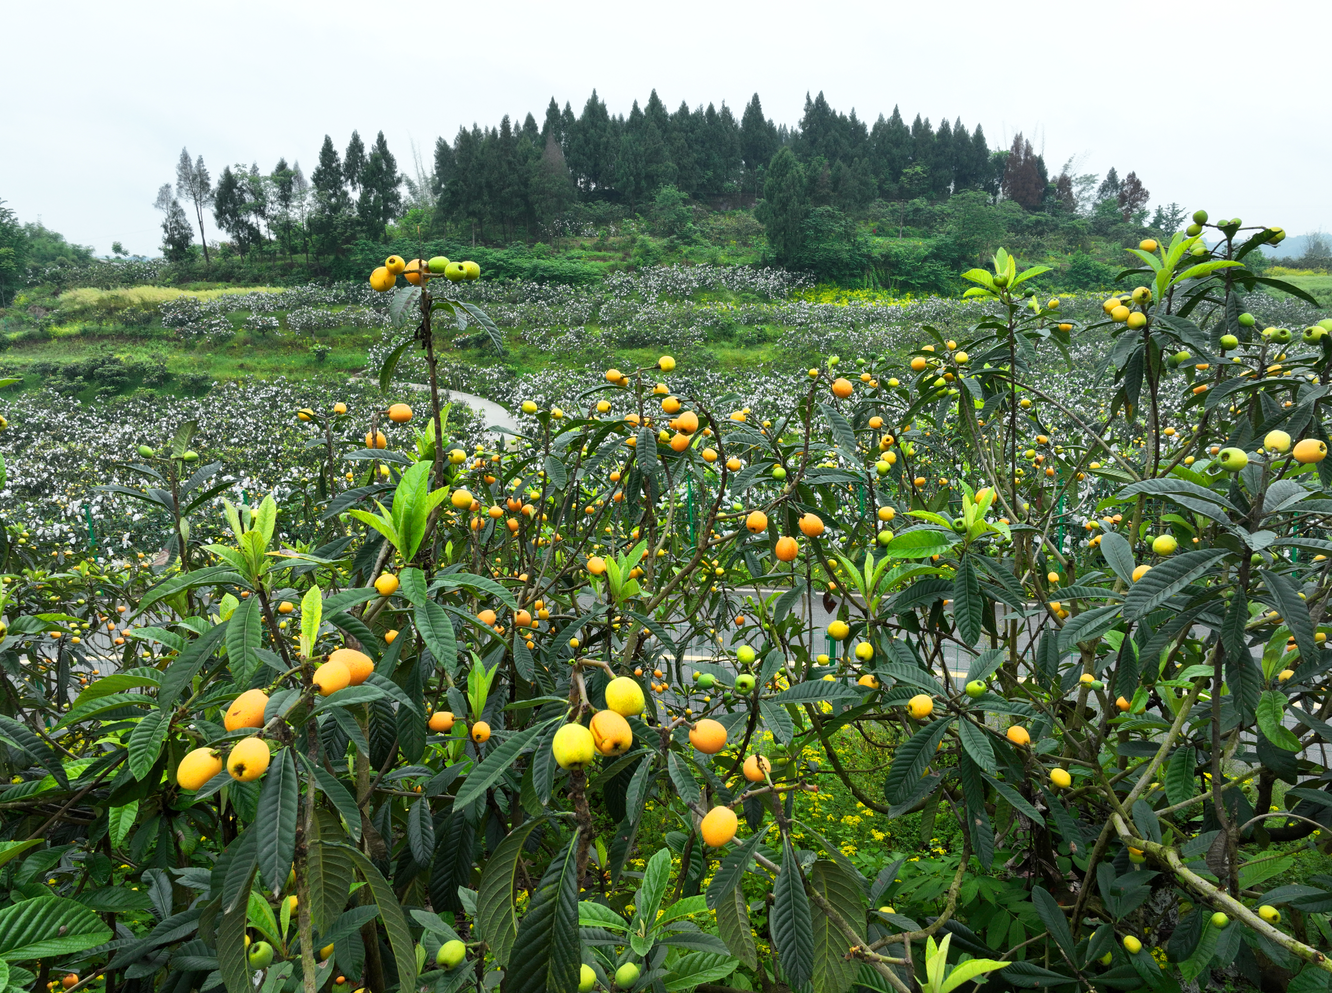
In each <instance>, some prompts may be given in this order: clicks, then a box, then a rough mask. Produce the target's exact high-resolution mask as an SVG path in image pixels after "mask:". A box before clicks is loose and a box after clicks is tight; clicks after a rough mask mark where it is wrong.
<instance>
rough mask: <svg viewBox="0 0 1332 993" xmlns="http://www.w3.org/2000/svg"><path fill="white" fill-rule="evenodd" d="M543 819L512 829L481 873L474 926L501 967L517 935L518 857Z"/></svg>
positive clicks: (507, 962) (503, 965)
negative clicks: (515, 885)
mask: <svg viewBox="0 0 1332 993" xmlns="http://www.w3.org/2000/svg"><path fill="white" fill-rule="evenodd" d="M544 822H545V818H543V817H535V818H532V819H531V820H529V821H526V822H524V823H523V824H521V825H519V826H518V827H517V828H515V829H514V830H513V832H512V833H511V834H509V835H508V837H506V838H505V839H504V840H503V841H501V842H500V844H499V847H498V848H496V849H495V853H494V854H493V855H492V856H491V857H490V860H489V861H488V862H487V863H486V867H485V869H484V870H482V872H481V885H480V887H479V888H478V890H477V895H476V929H477V932H478V934H479V936H480V938H481V940H482V941H484V942H485V943H486V944H487V945H489V946H490V950H491V953H492V954H493V955H494V956H495V961H496V963H497V964H498V965H500V966H501V967H503V968H508V965H509V953H510V950H511V949H512V948H513V943H514V940H515V939H516V938H517V937H518V912H517V908H516V907H515V906H514V902H513V887H514V880H515V879H516V877H517V875H518V859H519V857H520V856H521V855H522V852H523V845H524V844H526V843H527V838H528V836H529V835H530V834H531V833H532V830H533V829H534V828H536V827H537V825H539V824H542V823H544Z"/></svg>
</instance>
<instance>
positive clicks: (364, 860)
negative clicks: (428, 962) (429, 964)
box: [343, 846, 416, 990]
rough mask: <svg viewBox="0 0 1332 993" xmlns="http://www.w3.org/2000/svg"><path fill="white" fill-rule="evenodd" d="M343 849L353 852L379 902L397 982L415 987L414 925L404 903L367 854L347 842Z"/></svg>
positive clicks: (357, 865) (400, 985) (407, 986)
mask: <svg viewBox="0 0 1332 993" xmlns="http://www.w3.org/2000/svg"><path fill="white" fill-rule="evenodd" d="M343 850H344V851H346V852H348V853H349V854H350V856H351V859H352V861H353V862H354V863H355V864H356V868H357V869H358V870H359V871H360V873H361V876H362V877H363V878H364V879H365V881H366V883H367V884H368V885H369V887H370V893H371V895H372V896H373V897H374V900H375V903H376V904H377V905H378V906H379V916H380V919H381V920H383V922H384V931H385V932H386V933H387V934H388V940H389V948H390V950H391V951H392V952H393V959H394V961H395V962H396V963H397V965H398V985H399V987H400V988H401V989H404V990H409V989H412V988H413V987H414V986H415V985H416V950H415V947H414V944H413V941H412V932H411V929H410V928H409V927H408V926H407V917H406V915H404V914H403V912H402V904H400V903H398V898H397V896H395V895H394V892H393V887H391V886H390V885H389V884H388V881H387V880H386V879H385V878H384V877H383V875H382V874H381V873H380V871H379V870H378V869H376V868H375V865H374V863H373V862H371V861H370V859H369V858H368V857H367V856H365V855H363V854H362V853H361V852H358V851H357V850H356V849H354V848H350V847H347V846H343Z"/></svg>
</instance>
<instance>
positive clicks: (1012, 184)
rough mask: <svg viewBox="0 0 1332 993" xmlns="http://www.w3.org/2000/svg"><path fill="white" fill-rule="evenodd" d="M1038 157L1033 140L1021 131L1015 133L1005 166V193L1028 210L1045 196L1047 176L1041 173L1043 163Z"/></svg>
mask: <svg viewBox="0 0 1332 993" xmlns="http://www.w3.org/2000/svg"><path fill="white" fill-rule="evenodd" d="M1037 159H1038V156H1037V155H1036V152H1035V150H1034V149H1033V148H1032V147H1031V142H1030V141H1028V140H1027V139H1026V138H1024V137H1023V136H1022V132H1021V131H1019V132H1018V133H1017V134H1015V135H1014V136H1013V145H1012V147H1011V148H1010V149H1009V150H1008V162H1007V163H1006V165H1005V168H1004V183H1003V193H1004V197H1005V198H1006V199H1008V200H1015V201H1017V202H1018V203H1020V204H1021V205H1022V206H1023V207H1026V208H1027V209H1028V210H1035V209H1036V208H1037V207H1039V206H1040V205H1041V201H1042V200H1043V199H1044V197H1045V178H1044V177H1043V176H1042V175H1041V171H1042V168H1043V163H1042V164H1038V163H1037Z"/></svg>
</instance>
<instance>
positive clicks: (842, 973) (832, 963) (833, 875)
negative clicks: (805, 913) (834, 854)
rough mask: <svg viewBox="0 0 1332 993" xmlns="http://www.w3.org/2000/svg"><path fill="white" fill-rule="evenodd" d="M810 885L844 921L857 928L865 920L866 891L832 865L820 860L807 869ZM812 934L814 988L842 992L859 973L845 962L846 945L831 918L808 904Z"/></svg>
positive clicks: (854, 964)
mask: <svg viewBox="0 0 1332 993" xmlns="http://www.w3.org/2000/svg"><path fill="white" fill-rule="evenodd" d="M809 885H810V888H811V889H813V890H814V891H815V892H816V893H818V894H819V895H820V896H822V897H823V898H824V899H825V900H826V901H827V902H828V904H829V905H830V906H831V907H832V908H833V910H835V911H836V912H837V913H838V914H839V915H840V916H841V917H842V919H843V920H845V921H846V922H847V923H849V924H850V925H851V926H852V927H853V928H855V929H857V931H859V929H860V928H861V926H862V923H863V921H864V919H865V892H864V891H863V890H862V889H861V888H860V882H859V880H857V879H856V878H854V877H851V876H848V875H847V873H846V871H845V870H844V869H842V867H841V866H839V865H837V863H835V862H830V861H828V860H827V859H819V860H818V861H816V862H815V863H814V867H813V868H812V869H811V870H810V874H809ZM810 920H811V924H812V925H813V934H814V977H813V981H814V989H815V990H817V991H819V993H845V991H846V990H847V989H849V988H850V986H851V982H852V980H853V979H855V977H856V973H857V972H859V963H857V962H856V961H855V960H854V959H853V960H849V961H848V960H847V958H846V949H847V947H848V945H849V942H848V940H847V938H846V936H845V935H844V934H842V932H841V931H840V930H838V928H837V925H836V924H834V923H833V920H832V918H831V917H829V916H828V915H827V914H825V913H824V912H823V909H822V908H821V907H820V906H819V905H818V904H817V903H812V904H811V905H810Z"/></svg>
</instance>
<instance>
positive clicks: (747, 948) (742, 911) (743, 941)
mask: <svg viewBox="0 0 1332 993" xmlns="http://www.w3.org/2000/svg"><path fill="white" fill-rule="evenodd" d="M709 892H711V889H709ZM715 909H716V911H717V935H718V937H720V938H721V940H722V941H724V942H725V943H726V947H727V949H729V951H730V953H731V954H732V955H734V956H735V957H736V958H738V959H739V960H740V962H741V964H743V965H744V966H746V967H747V968H749V969H757V968H758V946H757V945H755V944H754V935H753V932H752V930H751V928H750V924H749V907H748V905H747V904H746V903H745V894H744V890H742V889H740V888H739V887H731V889H730V890H729V891H728V892H727V893H726V895H725V896H723V897H722V898H721V902H720V903H718V904H717V906H716V908H715Z"/></svg>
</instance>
